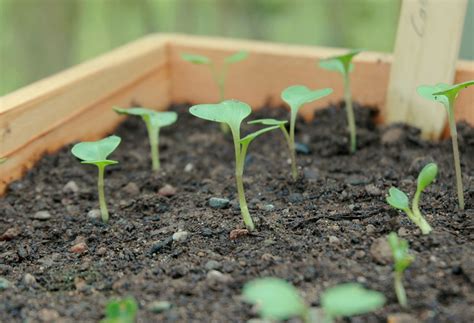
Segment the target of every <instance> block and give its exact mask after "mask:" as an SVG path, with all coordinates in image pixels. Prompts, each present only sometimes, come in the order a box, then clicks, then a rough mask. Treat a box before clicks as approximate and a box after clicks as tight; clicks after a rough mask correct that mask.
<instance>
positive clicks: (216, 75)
mask: <svg viewBox="0 0 474 323" xmlns="http://www.w3.org/2000/svg"><path fill="white" fill-rule="evenodd" d="M248 55H249V53H248V52H247V51H243V50H241V51H238V52H237V53H234V54H232V55H230V56H227V57H226V58H224V64H223V66H222V68H221V69H220V70H219V71H218V70H217V68H216V64H215V63H214V62H213V61H212V60H211V59H210V58H209V57H206V56H203V55H195V54H187V53H183V54H181V58H182V59H184V60H185V61H188V62H190V63H193V64H197V65H207V66H209V69H210V70H211V74H212V78H213V79H214V81H215V82H216V84H217V87H218V89H219V102H222V101H224V100H225V82H226V77H227V71H228V69H229V66H230V65H232V64H234V63H237V62H240V61H243V60H244V59H246V58H247V57H248ZM221 130H222V131H223V132H224V133H228V132H229V128H228V126H227V124H226V123H221Z"/></svg>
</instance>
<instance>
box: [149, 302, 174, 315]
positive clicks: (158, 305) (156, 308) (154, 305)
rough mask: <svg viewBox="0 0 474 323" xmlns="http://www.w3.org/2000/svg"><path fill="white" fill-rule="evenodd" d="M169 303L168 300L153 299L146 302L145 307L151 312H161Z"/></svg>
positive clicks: (166, 308) (168, 306) (169, 305)
mask: <svg viewBox="0 0 474 323" xmlns="http://www.w3.org/2000/svg"><path fill="white" fill-rule="evenodd" d="M171 306H172V305H171V303H170V302H168V301H153V302H151V303H148V304H147V306H146V308H147V310H149V311H150V312H153V313H157V314H158V313H161V312H164V311H166V310H169V309H170V308H171Z"/></svg>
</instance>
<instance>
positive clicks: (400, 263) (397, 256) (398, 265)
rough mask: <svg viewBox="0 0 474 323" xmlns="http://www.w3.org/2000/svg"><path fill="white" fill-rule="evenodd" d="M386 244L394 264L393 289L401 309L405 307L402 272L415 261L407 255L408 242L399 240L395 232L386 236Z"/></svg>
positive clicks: (405, 296) (405, 298)
mask: <svg viewBox="0 0 474 323" xmlns="http://www.w3.org/2000/svg"><path fill="white" fill-rule="evenodd" d="M387 240H388V243H389V245H390V249H391V250H392V256H393V261H394V263H395V266H394V269H395V277H394V287H395V293H396V294H397V299H398V303H399V304H400V305H401V306H402V307H407V295H406V293H405V288H404V287H403V272H404V271H405V269H407V268H408V267H409V266H410V264H411V263H412V262H413V260H415V257H414V256H412V255H410V254H409V253H408V241H406V240H404V239H399V238H398V236H397V234H396V233H395V232H391V233H390V234H389V235H388V239H387Z"/></svg>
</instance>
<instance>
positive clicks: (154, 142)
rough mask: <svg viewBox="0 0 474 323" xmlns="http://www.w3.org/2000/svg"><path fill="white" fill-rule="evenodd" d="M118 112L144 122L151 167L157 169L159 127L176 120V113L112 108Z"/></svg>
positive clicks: (158, 160)
mask: <svg viewBox="0 0 474 323" xmlns="http://www.w3.org/2000/svg"><path fill="white" fill-rule="evenodd" d="M114 110H115V112H117V113H118V114H128V115H132V116H139V117H141V118H142V120H143V121H144V122H145V125H146V129H147V131H148V140H149V142H150V154H151V163H152V169H153V170H154V171H157V170H159V169H160V157H159V138H160V129H161V128H163V127H166V126H169V125H171V124H173V123H175V122H176V120H177V119H178V114H177V113H176V112H169V111H168V112H158V111H154V110H150V109H146V108H130V109H120V108H114Z"/></svg>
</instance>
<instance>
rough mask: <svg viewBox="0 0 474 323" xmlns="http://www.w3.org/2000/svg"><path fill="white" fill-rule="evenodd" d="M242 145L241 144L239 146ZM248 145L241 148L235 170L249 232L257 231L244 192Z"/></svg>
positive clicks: (240, 203)
mask: <svg viewBox="0 0 474 323" xmlns="http://www.w3.org/2000/svg"><path fill="white" fill-rule="evenodd" d="M239 145H240V144H239ZM247 148H248V143H247V144H243V145H242V146H241V150H240V154H239V157H238V158H236V169H235V180H236V182H237V194H238V195H239V205H240V212H241V213H242V218H243V220H244V224H245V227H246V228H247V230H249V231H253V230H255V225H254V224H253V221H252V217H251V216H250V212H249V208H248V206H247V200H246V199H245V191H244V181H243V175H244V165H245V155H246V154H247Z"/></svg>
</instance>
